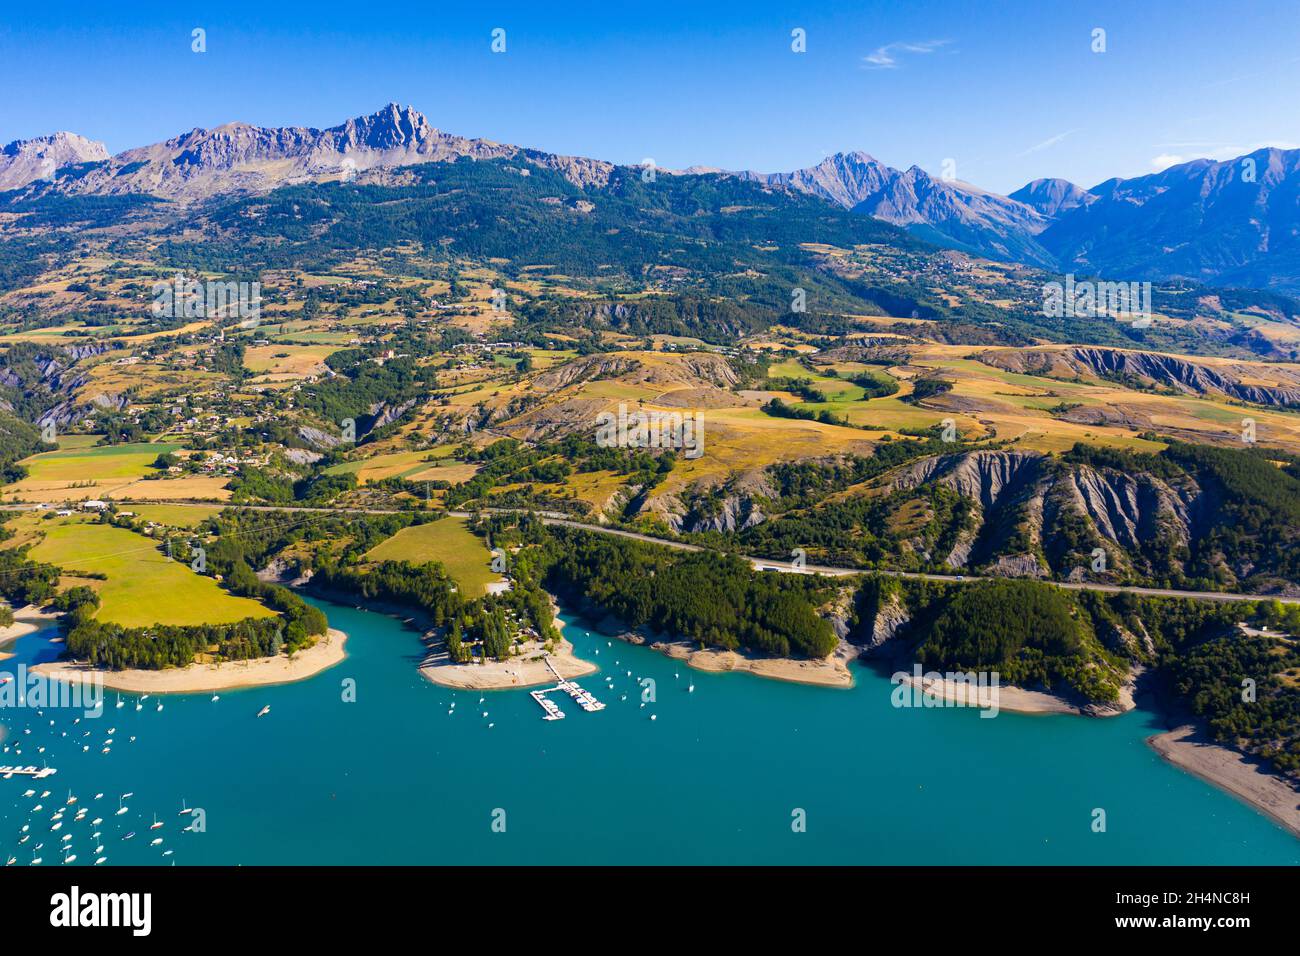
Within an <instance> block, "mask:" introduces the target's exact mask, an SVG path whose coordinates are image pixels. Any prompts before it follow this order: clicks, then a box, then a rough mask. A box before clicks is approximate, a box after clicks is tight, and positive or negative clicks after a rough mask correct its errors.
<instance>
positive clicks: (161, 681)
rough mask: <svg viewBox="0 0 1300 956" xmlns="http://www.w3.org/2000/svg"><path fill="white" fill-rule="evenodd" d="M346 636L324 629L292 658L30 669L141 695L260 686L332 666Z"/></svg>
mask: <svg viewBox="0 0 1300 956" xmlns="http://www.w3.org/2000/svg"><path fill="white" fill-rule="evenodd" d="M347 639H348V636H347V635H346V634H344V633H343V632H342V631H340V630H336V629H335V628H330V629H329V632H328V633H327V634H326V635H325V636H324V637H322V638H320V639H319V640H318V641H317V642H316V643H315V644H314V645H312V646H311V647H309V648H307V649H306V650H302V651H298V652H297V653H296V654H294V655H293V657H292V658H289V657H286V656H284V655H283V654H282V655H280V656H279V657H260V658H257V659H255V660H250V661H226V662H223V663H220V664H191V665H190V666H188V667H168V668H165V669H163V670H120V671H110V670H103V669H100V668H94V667H90V666H89V665H87V664H80V663H75V662H72V661H55V662H52V663H48V664H37V665H36V666H35V667H33V668H32V671H34V672H35V673H38V674H44V675H45V676H47V677H55V678H58V679H60V680H84V679H88V678H89V677H90V676H91V675H95V674H98V675H100V676H101V677H102V678H103V680H104V686H105V687H107V688H109V689H110V690H124V691H129V692H131V693H147V694H192V693H206V692H208V691H216V690H231V689H233V688H236V687H264V686H267V685H270V684H288V683H292V682H293V681H299V680H303V679H305V678H308V677H312V676H314V675H316V674H319V673H320V672H321V671H323V670H326V669H328V668H330V667H333V666H334V665H335V664H338V663H339V662H340V661H342V660H343V658H344V657H346V656H347V655H346V654H345V653H344V650H343V645H344V643H345V642H346V641H347Z"/></svg>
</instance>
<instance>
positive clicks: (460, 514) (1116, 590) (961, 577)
mask: <svg viewBox="0 0 1300 956" xmlns="http://www.w3.org/2000/svg"><path fill="white" fill-rule="evenodd" d="M114 504H118V505H126V506H130V505H153V504H165V505H171V506H179V507H191V508H211V507H212V504H211V503H203V502H183V501H146V500H143V499H121V500H117V501H115V502H114ZM38 507H39V506H38V505H15V504H4V505H0V510H8V511H32V510H36V509H37V508H38ZM231 507H239V508H244V509H246V510H248V511H305V512H309V513H313V514H337V513H340V512H342V513H346V514H369V515H386V514H408V513H410V512H409V511H404V510H402V509H397V508H299V507H285V506H279V505H237V506H231ZM485 511H486V512H487V513H488V514H523V513H525V509H522V508H487V509H485ZM481 513H482V512H476V511H475V512H471V511H449V512H447V514H449V515H451V516H452V517H453V518H471V517H474V516H475V515H476V514H481ZM532 513H533V514H535V515H537V517H538V518H540V519H541V520H542V522H543V523H544V524H547V525H556V526H560V527H565V528H576V529H578V530H580V531H593V532H596V533H598V534H608V535H613V536H615V537H619V538H630V539H632V540H633V541H644V542H646V543H647V544H657V545H660V546H662V547H666V548H676V549H677V550H679V551H710V552H715V553H722V552H716V549H713V548H706V547H703V546H702V545H698V544H688V543H687V542H685V541H673V540H670V539H668V538H656V537H655V536H653V535H648V534H641V533H640V532H637V531H625V530H623V529H622V528H610V527H607V526H605V525H593V524H585V523H583V522H581V521H574V520H573V519H572V518H570V517H568V516H567V515H564V514H561V513H559V512H554V511H535V512H532ZM736 557H738V558H741V559H742V560H745V561H748V562H749V563H750V564H752V565H753V566H754V567H755V568H758V569H760V570H773V571H783V572H786V573H790V574H822V575H826V576H828V577H852V576H853V575H856V574H885V575H889V576H890V577H895V578H907V579H910V580H914V581H939V582H942V583H947V584H964V583H966V582H968V581H1004V580H1007V579H1006V578H998V577H988V576H981V575H974V574H927V573H925V572H922V571H887V570H882V569H879V568H832V567H825V566H822V565H813V564H808V565H804V566H803V567H795V565H794V563H793V562H791V561H776V560H773V559H771V558H756V557H753V556H751V555H744V554H738V555H736ZM1043 583H1045V584H1051V585H1054V586H1055V587H1058V588H1062V589H1064V590H1067V591H1098V592H1101V593H1104V594H1133V595H1136V596H1138V597H1170V598H1195V599H1198V600H1203V601H1266V600H1276V601H1278V602H1280V603H1282V604H1300V597H1276V598H1274V597H1273V596H1272V595H1260V594H1236V593H1233V592H1229V591H1178V590H1174V589H1172V588H1143V587H1137V586H1131V585H1121V584H1101V583H1097V582H1091V581H1045V582H1043Z"/></svg>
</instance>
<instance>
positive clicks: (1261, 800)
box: [1147, 724, 1300, 837]
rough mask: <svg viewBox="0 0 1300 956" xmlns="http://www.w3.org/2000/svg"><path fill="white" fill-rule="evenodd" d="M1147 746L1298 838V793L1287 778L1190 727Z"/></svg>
mask: <svg viewBox="0 0 1300 956" xmlns="http://www.w3.org/2000/svg"><path fill="white" fill-rule="evenodd" d="M1147 743H1148V744H1150V745H1151V748H1152V749H1153V750H1155V752H1156V753H1158V754H1160V756H1162V757H1164V758H1165V759H1166V760H1168V761H1169V762H1170V763H1172V764H1174V765H1175V766H1177V767H1181V768H1182V769H1183V770H1186V771H1187V772H1188V773H1190V774H1193V775H1194V776H1197V777H1200V778H1201V779H1202V780H1204V781H1206V782H1207V783H1212V784H1214V785H1215V786H1216V787H1219V788H1220V789H1222V790H1226V791H1228V792H1229V793H1231V794H1232V795H1233V796H1236V797H1239V798H1240V799H1242V800H1244V801H1245V802H1246V803H1248V804H1250V805H1251V806H1252V807H1254V808H1255V809H1256V810H1259V811H1260V812H1261V813H1266V814H1268V815H1269V816H1270V817H1272V818H1273V819H1274V820H1276V821H1277V822H1278V823H1280V824H1281V825H1282V826H1284V827H1285V828H1286V829H1288V830H1290V831H1291V833H1292V834H1294V835H1295V836H1297V837H1300V792H1297V790H1296V789H1295V788H1294V787H1293V786H1292V785H1291V784H1290V783H1289V782H1288V781H1287V780H1286V778H1284V777H1281V776H1279V775H1278V774H1275V773H1270V772H1268V771H1267V770H1265V769H1263V768H1262V767H1261V766H1260V764H1259V763H1257V762H1256V761H1254V760H1252V759H1251V758H1250V757H1249V756H1248V755H1246V754H1243V753H1241V752H1240V751H1237V750H1233V749H1231V748H1229V747H1224V746H1222V745H1220V744H1217V743H1215V742H1214V741H1213V740H1212V739H1211V738H1210V737H1208V736H1207V735H1205V734H1204V733H1203V732H1201V731H1199V730H1198V729H1197V727H1196V726H1195V725H1193V724H1184V725H1183V726H1181V727H1177V728H1175V729H1173V730H1170V731H1168V732H1166V733H1163V734H1156V735H1155V736H1154V737H1148V738H1147Z"/></svg>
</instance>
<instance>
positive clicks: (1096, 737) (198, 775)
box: [0, 602, 1300, 865]
mask: <svg viewBox="0 0 1300 956" xmlns="http://www.w3.org/2000/svg"><path fill="white" fill-rule="evenodd" d="M317 603H320V606H321V607H323V608H324V609H325V610H326V611H327V613H328V615H329V618H330V623H331V625H332V626H334V627H337V628H340V629H342V630H344V631H346V632H347V633H348V635H349V639H348V643H347V652H348V657H347V659H346V660H345V661H344V662H343V663H341V664H339V665H338V666H337V667H335V668H333V669H331V670H328V671H326V672H324V673H322V674H319V675H317V676H316V677H314V678H311V679H309V680H307V681H304V682H301V683H298V684H291V685H286V686H281V687H270V688H260V689H250V690H240V691H223V692H222V693H221V699H220V700H219V701H217V702H215V703H214V702H212V701H211V700H210V696H211V695H210V694H201V695H193V696H190V695H185V696H178V695H167V696H165V697H163V698H161V699H162V702H163V703H164V705H165V709H164V710H163V711H161V712H159V711H157V710H156V701H157V700H158V699H159V698H157V697H151V698H150V699H149V700H147V701H145V702H144V708H143V709H142V710H139V711H137V710H136V709H135V703H136V697H135V696H134V695H126V694H124V695H122V700H123V701H124V702H125V704H126V706H124V707H122V708H120V709H119V708H116V707H115V706H114V705H115V703H116V700H117V695H116V694H114V693H112V692H110V693H109V694H108V697H107V700H106V708H105V711H104V714H103V716H102V717H100V718H98V719H84V718H83V719H82V720H81V722H80V723H79V724H74V723H73V721H74V719H75V718H77V717H79V716H81V714H80V712H79V711H70V710H58V711H46V712H44V713H43V714H42V715H40V716H38V715H37V713H36V712H35V711H33V710H28V709H17V710H0V725H3V727H4V731H5V739H4V744H5V746H7V747H8V748H9V750H8V752H6V753H4V754H3V755H0V763H4V764H29V763H31V764H37V765H39V764H41V763H42V762H43V761H45V762H48V764H49V766H52V767H57V768H58V773H57V774H56V775H55V776H52V777H49V778H47V779H45V780H41V781H34V782H33V781H30V780H28V779H27V778H23V777H13V778H12V779H9V780H0V853H3V855H4V857H5V859H6V860H7V859H8V858H9V857H10V856H14V857H17V862H18V864H20V865H21V864H24V863H30V862H31V858H32V854H33V848H34V846H35V845H36V844H38V843H43V844H44V847H43V848H42V849H41V850H40V851H38V855H39V856H40V857H41V858H42V859H43V861H44V865H57V864H59V862H60V860H61V859H62V856H63V854H62V852H61V850H60V848H61V847H62V846H63V845H64V843H65V842H66V843H68V844H70V846H71V850H69V851H68V852H69V853H70V854H76V856H77V860H76V863H75V864H74V865H81V864H88V863H91V862H92V861H93V860H94V859H95V856H96V855H97V854H96V853H95V847H96V845H99V844H102V846H103V848H104V849H103V851H102V852H101V853H100V854H98V855H102V856H106V857H107V858H108V864H109V865H112V864H159V865H168V864H171V863H173V862H175V863H176V864H178V865H185V864H277V863H278V864H367V863H377V864H384V863H412V864H421V863H425V864H469V863H551V864H567V863H599V864H656V863H663V864H668V863H720V864H727V863H787V864H801V863H842V864H853V863H869V864H943V863H959V864H961V863H968V864H976V863H989V864H992V863H1021V864H1234V863H1235V864H1295V863H1300V840H1297V839H1295V838H1294V837H1292V836H1291V835H1290V834H1288V833H1287V832H1286V831H1285V830H1283V829H1282V828H1280V827H1279V826H1277V825H1276V824H1274V823H1273V822H1271V821H1270V820H1269V819H1268V818H1267V817H1264V816H1262V815H1260V814H1258V813H1256V812H1255V811H1253V810H1251V809H1250V808H1249V807H1247V806H1246V805H1244V804H1242V803H1240V802H1239V801H1237V800H1236V799H1235V798H1233V797H1231V796H1229V795H1227V794H1224V793H1222V792H1220V791H1218V790H1216V789H1214V788H1213V787H1211V786H1209V785H1207V784H1205V783H1202V782H1201V781H1199V780H1197V779H1196V778H1194V777H1191V776H1190V775H1188V774H1185V773H1183V772H1182V771H1180V770H1178V769H1177V768H1175V767H1172V766H1170V765H1168V764H1166V763H1164V762H1163V761H1161V760H1160V758H1159V757H1158V756H1156V754H1155V753H1154V752H1153V751H1151V750H1150V748H1148V747H1147V746H1146V744H1145V742H1144V740H1145V738H1146V737H1147V736H1149V735H1150V734H1152V733H1156V732H1158V731H1159V730H1160V729H1161V728H1160V727H1159V725H1158V723H1157V722H1156V720H1155V718H1154V717H1153V715H1151V714H1148V713H1146V712H1143V711H1135V712H1132V713H1129V714H1126V715H1124V716H1122V717H1117V718H1111V719H1107V720H1094V719H1086V718H1079V717H1070V716H1044V717H1031V716H1022V715H1017V714H1011V713H1005V712H1004V713H1002V714H1000V715H999V716H998V717H997V718H996V719H992V720H989V719H981V718H980V717H979V715H978V712H977V711H975V710H970V709H962V708H930V709H907V708H895V707H893V706H892V705H891V702H890V693H891V691H892V690H893V686H892V685H891V684H890V682H889V680H888V677H887V676H884V675H882V674H878V673H877V672H875V671H874V670H872V669H870V668H866V667H859V666H855V675H856V679H857V685H856V686H855V687H854V688H853V689H851V690H831V689H825V688H817V687H807V686H801V685H797V684H786V683H781V682H777V681H771V680H764V679H761V678H755V677H752V676H749V675H742V674H705V673H700V672H697V671H692V670H690V669H688V668H686V667H685V666H684V665H682V664H680V663H679V662H676V661H672V660H669V659H668V658H666V657H663V656H661V655H660V654H659V653H657V652H655V651H651V650H648V649H645V648H640V647H634V646H630V645H627V644H623V643H621V642H619V641H612V642H610V641H608V640H607V639H606V638H604V637H601V636H597V635H593V634H591V633H589V632H587V631H586V630H584V628H583V627H581V626H580V625H579V624H576V623H574V622H573V621H572V619H570V618H568V617H567V616H566V617H565V619H566V621H568V622H569V623H568V626H567V627H566V630H565V633H566V634H567V635H568V637H569V639H570V640H571V641H572V642H573V643H574V645H575V648H576V650H577V653H578V655H579V656H581V657H583V658H585V659H588V660H592V661H595V662H596V663H597V664H598V665H600V667H601V672H600V673H599V674H592V675H590V676H588V677H585V678H582V679H581V683H582V684H583V686H585V687H587V688H588V689H589V690H591V691H592V692H593V693H595V695H596V696H597V697H598V698H600V699H601V700H602V701H604V702H605V703H606V704H607V707H606V709H605V710H604V711H601V712H598V713H585V712H583V711H582V710H580V709H579V708H578V707H577V705H576V704H575V703H574V702H573V701H572V700H571V699H569V698H568V697H565V696H557V697H556V698H555V699H556V700H557V702H559V703H560V706H561V707H562V709H563V710H564V711H565V713H566V714H567V718H566V719H565V720H560V721H543V720H542V719H541V717H542V711H541V708H540V707H539V706H538V705H537V704H536V703H535V702H534V701H533V699H532V698H531V697H530V696H529V695H528V693H527V691H524V690H510V691H492V692H486V693H480V692H477V691H474V692H470V691H453V690H448V689H446V688H442V687H437V686H435V685H433V684H430V683H429V682H428V681H426V680H424V679H423V678H422V677H420V675H419V674H418V673H417V671H416V669H415V665H416V663H417V662H418V661H419V660H420V659H421V657H422V656H423V655H422V651H423V645H422V644H421V642H420V639H419V636H418V635H417V634H416V633H415V632H413V631H411V630H408V629H406V628H404V627H403V626H402V625H401V624H400V623H399V622H398V621H396V620H394V619H392V618H389V617H386V616H384V615H381V614H377V613H372V612H368V611H359V610H354V609H352V608H348V607H342V606H339V605H334V604H327V603H323V602H317ZM52 635H53V632H52V631H46V632H42V633H38V634H33V635H29V636H28V637H25V638H22V639H20V640H19V641H18V642H17V643H16V644H15V645H13V646H12V647H10V648H9V650H10V651H11V652H12V653H14V655H15V656H14V657H13V658H11V659H9V660H7V661H4V662H0V670H3V671H6V672H10V673H12V672H14V670H15V668H16V666H17V664H18V663H19V662H28V663H30V662H33V661H36V660H40V659H44V658H48V657H49V656H52V654H53V650H52V647H51V645H50V644H49V640H48V639H49V637H51V636H52ZM597 652H599V653H598V654H597ZM616 661H617V662H618V663H617V664H616V663H615V662H616ZM628 670H631V672H632V676H628V675H627V671H628ZM606 676H612V677H613V678H614V683H613V690H612V691H611V690H610V689H609V687H608V685H607V683H606V680H605V677H606ZM346 678H351V679H352V680H354V681H355V686H356V701H355V702H346V701H345V700H344V696H345V695H344V688H343V681H344V680H345V679H346ZM637 678H651V679H652V680H654V681H655V684H656V697H657V700H656V701H655V702H654V703H649V704H647V705H646V706H645V707H644V708H642V707H641V706H640V704H641V696H640V695H641V688H640V686H639V685H638V684H637V683H636V680H637ZM691 683H693V684H694V685H695V691H694V693H688V692H687V686H688V685H689V684H691ZM623 695H626V696H627V699H626V700H622V699H620V698H621V697H622V696H623ZM480 697H484V698H485V700H484V702H483V703H481V704H480V703H479V698H480ZM453 703H454V704H455V707H454V713H452V714H449V713H448V711H449V710H453V708H452V706H451V705H452V704H453ZM268 705H269V706H270V707H271V712H270V713H269V714H267V715H266V716H265V717H263V718H261V719H259V718H258V717H257V713H258V711H259V710H260V709H261V708H263V707H264V706H268ZM483 711H487V712H488V716H487V717H483V716H482V713H483ZM651 714H654V715H655V717H656V719H655V720H651V719H650V715H651ZM51 720H53V721H54V725H53V726H51V725H50V721H51ZM489 724H491V725H493V726H491V727H489ZM109 728H112V729H113V731H114V733H113V734H112V737H113V740H114V743H113V745H112V748H111V752H110V753H109V754H107V755H105V754H103V753H101V749H102V744H103V742H104V740H105V739H106V738H107V737H108V736H109V735H108V734H107V730H108V729H109ZM25 730H30V731H31V733H30V734H28V733H24V731H25ZM65 731H66V733H67V736H63V734H64V732H65ZM86 731H89V732H90V734H91V736H90V737H85V738H83V736H82V735H83V734H85V733H86ZM132 736H134V737H135V738H136V740H135V741H134V742H130V739H129V738H130V737H132ZM41 746H43V747H45V748H46V749H45V752H44V753H43V754H42V753H38V752H37V749H38V748H39V747H41ZM83 746H90V750H89V751H88V752H83V750H82V747H83ZM17 747H20V748H21V749H22V754H21V755H18V754H17V753H16V752H15V748H17ZM30 788H34V789H35V790H36V791H37V794H38V796H36V797H31V798H24V797H23V796H22V794H23V792H24V791H26V790H28V789H30ZM43 790H49V791H51V794H50V796H49V797H48V798H46V799H44V800H41V799H40V798H39V793H40V792H41V791H43ZM69 790H71V791H72V793H73V794H74V795H76V796H77V797H78V802H77V803H76V804H75V805H74V806H73V808H72V809H73V810H75V809H76V808H77V807H80V806H88V808H89V811H90V812H89V813H88V814H87V816H86V818H85V819H84V820H82V821H81V822H75V821H74V820H73V814H72V813H70V812H69V813H65V815H64V821H63V826H62V827H61V828H60V830H58V831H51V830H50V826H51V825H52V824H51V815H52V814H53V813H54V812H55V811H56V810H57V809H58V808H59V807H61V806H63V805H64V803H65V801H66V800H67V797H68V792H69ZM99 792H102V793H103V794H104V796H103V798H102V799H101V800H98V801H95V800H94V799H93V797H94V794H96V793H99ZM127 792H130V793H133V794H134V795H133V796H132V797H131V798H130V799H129V800H127V801H126V804H127V805H128V806H129V808H130V809H129V811H128V812H127V813H126V814H123V815H120V816H119V815H116V810H117V808H118V797H119V795H120V794H123V793H127ZM182 801H184V802H185V805H187V806H189V807H200V808H202V809H203V810H204V812H205V814H206V827H207V828H206V832H203V833H182V832H181V831H182V829H183V828H184V827H185V826H186V825H187V824H188V822H189V818H187V817H183V816H180V815H179V814H178V811H179V810H180V809H181V807H182ZM37 803H41V804H43V805H44V808H43V809H42V810H41V811H40V812H38V813H33V812H32V808H33V806H34V805H35V804H37ZM1094 808H1102V809H1104V810H1105V812H1106V822H1107V830H1106V832H1105V833H1094V832H1092V828H1091V824H1092V819H1093V818H1092V812H1093V809H1094ZM796 809H798V810H802V811H804V813H805V814H806V821H807V824H806V832H802V833H797V832H794V831H793V829H792V826H791V823H792V819H793V816H792V815H793V814H794V812H795V811H796ZM497 811H504V822H505V832H494V828H493V822H494V819H496V820H500V819H501V814H500V813H498V812H497ZM155 815H156V818H157V820H159V821H162V822H163V824H164V825H163V827H162V828H161V829H159V830H157V831H151V830H150V825H151V823H152V822H153V821H154V818H155ZM95 817H101V818H102V819H103V822H102V823H101V824H99V825H98V826H92V820H93V819H94V818H95ZM25 824H26V825H28V826H29V827H30V830H29V833H30V834H31V837H30V839H29V840H28V842H27V843H26V844H23V845H19V843H18V840H19V837H20V827H22V826H23V825H25ZM95 830H98V831H99V832H100V834H101V836H100V837H99V838H98V839H97V840H93V839H92V836H91V834H92V832H94V831H95ZM132 831H134V832H135V834H136V835H135V837H134V838H132V839H130V840H123V839H122V837H123V836H124V835H125V834H126V833H128V832H132ZM65 834H71V835H72V840H70V841H63V840H62V837H63V836H64V835H65ZM155 838H162V840H163V843H162V844H161V845H159V846H150V845H149V844H150V841H151V840H153V839H155ZM167 850H172V851H173V855H171V856H164V855H163V854H164V852H165V851H167Z"/></svg>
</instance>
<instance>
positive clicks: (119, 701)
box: [117, 694, 126, 710]
mask: <svg viewBox="0 0 1300 956" xmlns="http://www.w3.org/2000/svg"><path fill="white" fill-rule="evenodd" d="M125 706H126V702H125V701H123V700H122V695H121V694H118V695H117V709H118V710H121V709H122V708H123V707H125Z"/></svg>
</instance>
